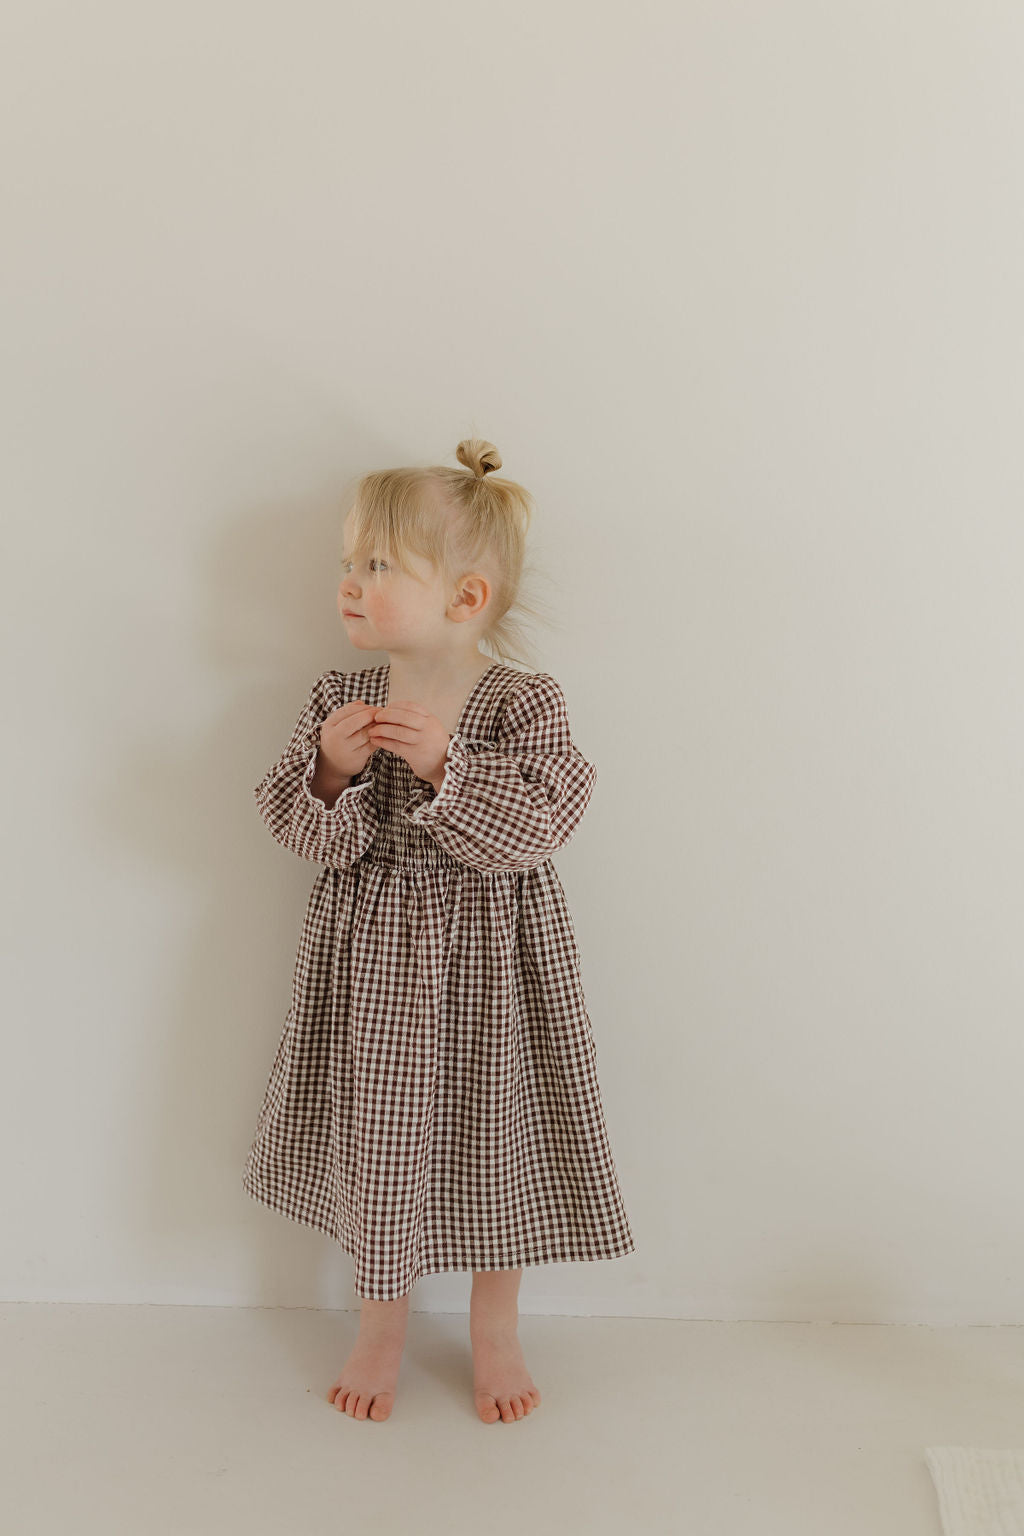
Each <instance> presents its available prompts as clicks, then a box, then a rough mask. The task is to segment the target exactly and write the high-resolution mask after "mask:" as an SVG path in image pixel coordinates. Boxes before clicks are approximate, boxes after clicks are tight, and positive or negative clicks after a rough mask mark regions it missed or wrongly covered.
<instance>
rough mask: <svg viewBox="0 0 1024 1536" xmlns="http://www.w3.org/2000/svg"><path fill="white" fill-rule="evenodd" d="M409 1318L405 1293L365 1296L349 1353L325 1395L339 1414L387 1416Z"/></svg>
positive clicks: (393, 1399)
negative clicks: (382, 1298) (383, 1297)
mask: <svg viewBox="0 0 1024 1536" xmlns="http://www.w3.org/2000/svg"><path fill="white" fill-rule="evenodd" d="M408 1318H409V1298H408V1296H401V1297H399V1299H398V1300H397V1301H371V1300H369V1299H368V1298H364V1300H363V1305H362V1307H361V1309H360V1316H359V1334H358V1337H357V1338H356V1342H355V1344H354V1345H353V1347H352V1353H351V1354H350V1355H349V1357H348V1359H347V1360H346V1361H345V1364H344V1365H343V1366H342V1368H341V1375H340V1376H339V1377H338V1379H337V1381H336V1382H335V1383H334V1385H333V1386H332V1387H331V1390H330V1391H329V1392H328V1394H327V1401H328V1402H329V1403H333V1404H334V1406H335V1408H337V1410H338V1412H339V1413H347V1414H348V1416H349V1418H350V1419H365V1418H371V1419H386V1418H388V1416H389V1415H390V1413H391V1410H392V1408H393V1407H394V1405H395V1387H396V1386H397V1385H398V1368H399V1366H400V1365H401V1363H402V1350H403V1348H404V1346H405V1328H406V1323H407V1322H408Z"/></svg>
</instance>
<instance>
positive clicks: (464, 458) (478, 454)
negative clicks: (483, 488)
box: [455, 437, 501, 480]
mask: <svg viewBox="0 0 1024 1536" xmlns="http://www.w3.org/2000/svg"><path fill="white" fill-rule="evenodd" d="M455 457H456V458H457V459H458V461H459V463H460V464H465V466H466V468H467V469H471V470H472V471H473V473H474V475H476V477H477V479H478V480H482V479H483V477H484V475H486V474H489V473H490V472H491V471H492V470H495V469H500V468H501V454H500V453H499V452H498V450H497V448H495V446H494V444H493V443H486V442H484V440H483V438H481V437H465V438H463V440H462V442H461V443H460V444H459V446H458V447H457V448H456V450H455Z"/></svg>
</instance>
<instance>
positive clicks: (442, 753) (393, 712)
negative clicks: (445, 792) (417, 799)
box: [369, 700, 450, 789]
mask: <svg viewBox="0 0 1024 1536" xmlns="http://www.w3.org/2000/svg"><path fill="white" fill-rule="evenodd" d="M374 715H375V716H376V719H375V721H374V723H373V724H372V725H371V726H370V731H369V735H370V745H371V747H384V748H386V749H387V751H389V752H394V753H395V754H396V755H397V756H398V757H404V758H405V760H406V762H407V763H408V764H409V767H410V768H411V769H412V771H413V773H414V774H415V775H416V777H417V778H418V779H425V780H426V782H427V783H428V784H433V786H434V788H435V789H437V788H439V786H440V784H441V781H442V779H443V778H444V769H445V760H446V757H447V753H448V742H449V739H450V738H449V734H448V732H447V731H446V730H445V728H444V726H443V725H442V724H441V722H440V720H439V719H438V718H437V716H436V715H432V714H431V713H430V711H429V710H428V709H424V708H423V706H422V704H414V703H412V702H411V701H407V700H400V701H399V702H398V703H397V704H388V705H387V706H386V707H383V708H378V709H375V710H374Z"/></svg>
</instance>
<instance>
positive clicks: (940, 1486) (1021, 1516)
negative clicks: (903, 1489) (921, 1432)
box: [925, 1445, 1024, 1536]
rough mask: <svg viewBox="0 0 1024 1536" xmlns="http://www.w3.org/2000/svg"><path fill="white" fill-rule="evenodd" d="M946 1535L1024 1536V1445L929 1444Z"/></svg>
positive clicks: (927, 1454)
mask: <svg viewBox="0 0 1024 1536" xmlns="http://www.w3.org/2000/svg"><path fill="white" fill-rule="evenodd" d="M925 1460H926V1461H927V1463H928V1470H929V1471H930V1472H931V1474H932V1482H933V1483H934V1484H935V1492H936V1493H937V1494H938V1499H939V1514H940V1515H941V1517H942V1530H943V1536H1024V1451H985V1450H976V1449H975V1448H974V1447H973V1446H969V1445H930V1446H928V1447H927V1449H926V1450H925Z"/></svg>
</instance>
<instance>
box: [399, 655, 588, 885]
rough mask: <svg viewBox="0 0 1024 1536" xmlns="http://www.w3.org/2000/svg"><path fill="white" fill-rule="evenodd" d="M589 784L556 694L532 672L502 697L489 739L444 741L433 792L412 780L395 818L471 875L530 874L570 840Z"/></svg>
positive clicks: (545, 678)
mask: <svg viewBox="0 0 1024 1536" xmlns="http://www.w3.org/2000/svg"><path fill="white" fill-rule="evenodd" d="M596 779H597V769H596V768H595V767H594V765H593V764H592V763H589V762H587V760H586V758H584V757H583V755H582V754H581V753H580V751H579V750H578V748H577V747H575V746H574V745H573V741H572V737H571V734H570V730H569V721H568V717H567V714H566V707H565V698H564V696H563V694H562V690H561V688H560V687H559V685H558V683H557V682H556V681H555V679H554V678H553V677H551V676H550V675H549V674H548V673H546V672H537V673H532V674H530V676H529V677H528V678H527V680H526V682H525V683H524V685H523V686H522V687H521V688H517V689H516V691H515V692H514V693H513V694H511V695H510V696H509V698H508V700H507V701H506V703H505V706H504V711H503V714H502V718H501V722H500V725H499V729H498V736H497V739H496V740H494V741H484V740H482V739H475V738H472V737H465V736H463V735H462V734H461V733H458V732H457V733H456V734H455V735H454V736H452V737H451V739H450V741H449V742H448V751H447V753H446V759H445V776H444V780H443V782H442V784H441V788H440V789H439V790H438V791H437V793H436V794H435V793H434V791H433V789H432V787H431V786H430V785H429V784H423V783H422V782H420V783H419V784H418V785H417V787H416V788H415V789H414V791H413V793H412V794H411V795H410V797H409V799H408V800H407V802H406V804H405V806H404V807H403V810H402V814H403V816H404V817H405V818H406V820H408V821H410V822H413V823H415V824H418V825H420V826H422V827H423V828H424V829H425V830H426V831H427V832H429V834H430V835H431V837H432V838H433V839H434V840H435V842H437V843H438V844H439V845H440V846H441V847H442V848H444V849H445V850H446V851H447V852H448V853H450V854H452V856H453V857H454V858H456V859H459V860H460V861H461V862H462V863H463V864H469V865H472V867H473V868H474V869H480V870H484V871H487V872H492V873H493V872H496V871H499V870H522V869H532V868H533V867H534V866H535V865H537V864H540V863H542V861H543V860H544V859H547V858H549V857H550V856H551V854H553V853H554V852H555V850H556V849H558V848H562V847H564V845H565V844H566V843H568V842H569V841H570V840H571V838H572V836H573V834H574V832H575V830H576V828H577V826H578V825H579V822H580V821H581V819H582V817H583V813H584V811H585V810H586V808H587V804H588V802H589V800H590V796H591V794H592V792H593V788H594V783H595V780H596Z"/></svg>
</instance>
